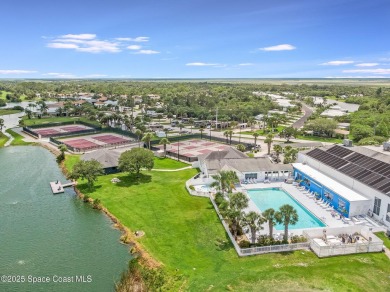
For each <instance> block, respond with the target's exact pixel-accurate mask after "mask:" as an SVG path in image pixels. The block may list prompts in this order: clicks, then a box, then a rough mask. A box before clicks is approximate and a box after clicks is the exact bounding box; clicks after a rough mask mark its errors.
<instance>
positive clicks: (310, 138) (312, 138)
mask: <svg viewBox="0 0 390 292" xmlns="http://www.w3.org/2000/svg"><path fill="white" fill-rule="evenodd" d="M296 138H297V139H300V140H308V141H316V142H328V143H342V142H343V140H342V139H337V138H326V137H317V136H301V135H300V136H298V137H296Z"/></svg>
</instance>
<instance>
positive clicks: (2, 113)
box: [0, 109, 21, 116]
mask: <svg viewBox="0 0 390 292" xmlns="http://www.w3.org/2000/svg"><path fill="white" fill-rule="evenodd" d="M20 112H21V111H20V110H14V109H0V116H5V115H12V114H16V113H20Z"/></svg>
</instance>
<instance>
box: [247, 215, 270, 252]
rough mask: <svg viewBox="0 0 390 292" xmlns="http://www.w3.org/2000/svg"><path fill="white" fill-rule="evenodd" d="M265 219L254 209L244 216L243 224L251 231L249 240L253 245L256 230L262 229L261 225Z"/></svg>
mask: <svg viewBox="0 0 390 292" xmlns="http://www.w3.org/2000/svg"><path fill="white" fill-rule="evenodd" d="M264 222H266V221H265V219H264V217H263V216H261V215H260V214H259V213H257V212H255V211H250V212H249V213H248V214H246V215H245V217H244V226H248V227H249V229H250V231H251V241H252V244H253V245H254V244H255V243H256V232H257V231H259V230H262V229H264V228H263V226H261V225H262V224H263V223H264Z"/></svg>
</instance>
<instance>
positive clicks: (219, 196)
mask: <svg viewBox="0 0 390 292" xmlns="http://www.w3.org/2000/svg"><path fill="white" fill-rule="evenodd" d="M214 201H215V203H216V204H217V206H218V207H219V205H221V203H222V202H224V201H225V198H224V196H223V195H222V194H221V193H220V192H218V193H216V194H215V199H214Z"/></svg>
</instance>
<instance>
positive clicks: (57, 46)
mask: <svg viewBox="0 0 390 292" xmlns="http://www.w3.org/2000/svg"><path fill="white" fill-rule="evenodd" d="M47 47H48V48H53V49H78V48H79V46H78V45H75V44H65V43H48V44H47Z"/></svg>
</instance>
